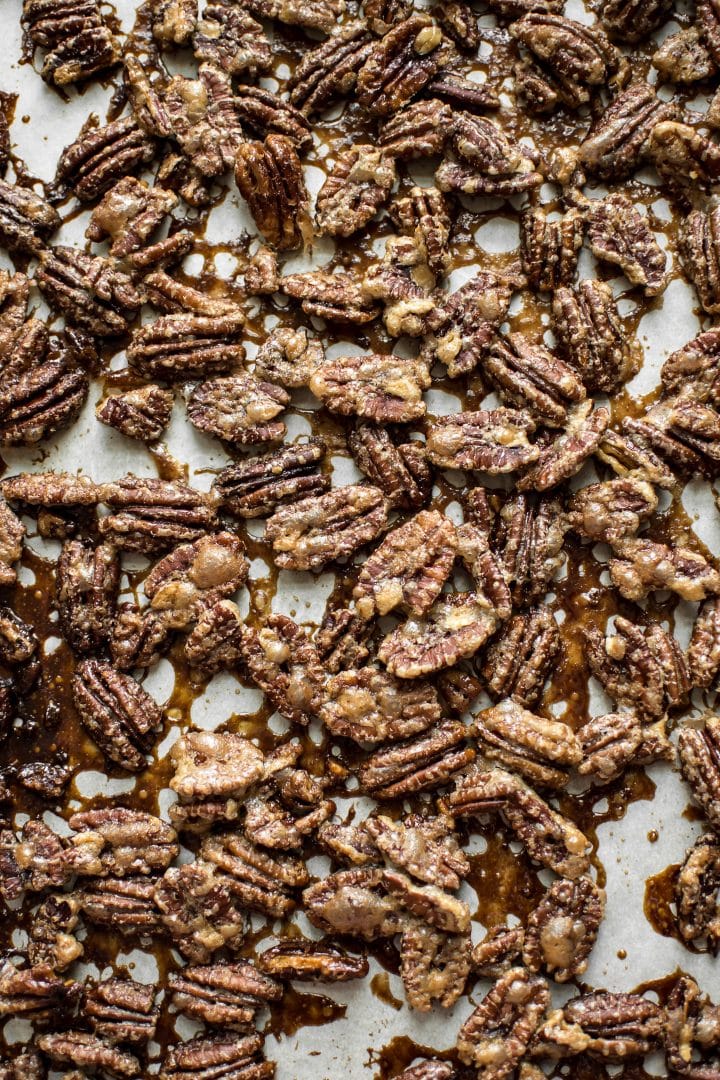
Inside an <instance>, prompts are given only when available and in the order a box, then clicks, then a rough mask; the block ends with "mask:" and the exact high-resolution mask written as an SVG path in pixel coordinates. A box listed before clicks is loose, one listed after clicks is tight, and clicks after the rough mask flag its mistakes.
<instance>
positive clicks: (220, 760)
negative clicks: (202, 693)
mask: <svg viewBox="0 0 720 1080" xmlns="http://www.w3.org/2000/svg"><path fill="white" fill-rule="evenodd" d="M171 760H172V762H173V764H174V766H175V773H174V775H173V777H172V778H171V780H170V788H171V789H172V790H173V791H175V792H177V794H178V796H179V799H180V803H179V805H177V806H176V807H172V808H171V810H170V817H171V820H172V821H174V822H175V823H176V824H178V825H182V824H184V823H185V822H187V821H188V818H189V817H191V818H192V821H193V823H195V822H196V821H197V820H198V819H201V820H202V819H204V818H206V817H207V820H208V821H210V822H211V821H213V820H215V818H216V816H217V815H216V811H217V808H218V804H224V806H223V817H224V818H225V819H231V818H233V817H236V816H237V814H238V800H239V799H240V798H241V797H242V796H243V795H245V794H246V792H247V791H248V790H249V789H250V788H251V787H252V785H253V784H255V783H257V782H258V781H259V780H261V778H262V777H263V775H264V770H263V754H262V751H260V750H258V749H257V747H256V746H254V745H253V744H252V743H251V742H250V741H249V740H248V739H244V738H242V736H240V735H233V734H230V733H220V732H211V731H191V732H188V734H187V735H184V736H183V737H182V738H180V739H179V740H178V741H177V742H176V743H175V745H174V747H173V748H172V750H171Z"/></svg>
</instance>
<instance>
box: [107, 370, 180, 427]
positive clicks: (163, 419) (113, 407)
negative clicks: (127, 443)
mask: <svg viewBox="0 0 720 1080" xmlns="http://www.w3.org/2000/svg"><path fill="white" fill-rule="evenodd" d="M174 401H175V395H174V393H173V391H172V390H169V389H163V388H162V387H160V386H155V384H154V383H149V384H148V385H147V386H141V387H138V389H137V390H127V391H126V392H125V393H123V394H114V395H113V396H112V397H109V398H106V400H105V401H104V402H103V403H102V405H99V406H98V407H97V409H96V413H95V415H96V416H97V418H98V420H99V421H100V422H101V423H103V424H107V425H108V427H113V428H115V429H116V430H117V431H120V432H121V433H122V434H123V435H126V436H127V437H128V439H138V440H139V441H140V442H155V441H156V440H157V439H159V438H160V436H161V435H162V433H163V431H164V430H165V428H166V427H167V425H168V424H169V423H170V417H171V415H172V410H173V404H174Z"/></svg>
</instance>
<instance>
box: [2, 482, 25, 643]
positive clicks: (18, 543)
mask: <svg viewBox="0 0 720 1080" xmlns="http://www.w3.org/2000/svg"><path fill="white" fill-rule="evenodd" d="M24 536H25V526H24V525H23V523H22V522H21V521H20V519H19V518H18V517H16V516H15V514H14V513H13V512H12V510H11V509H10V507H9V506H8V504H7V503H6V502H5V499H4V497H3V496H2V495H0V585H12V584H14V582H15V580H16V578H17V574H16V571H15V569H14V568H13V566H12V563H14V562H17V560H18V559H19V558H20V556H21V554H22V546H23V537H24ZM1 627H2V624H0V652H2V651H3V650H4V638H5V633H4V631H3V629H2V628H1Z"/></svg>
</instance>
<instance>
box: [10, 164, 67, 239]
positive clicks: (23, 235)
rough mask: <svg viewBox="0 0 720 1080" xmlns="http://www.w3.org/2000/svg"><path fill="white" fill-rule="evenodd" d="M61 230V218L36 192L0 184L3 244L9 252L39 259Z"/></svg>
mask: <svg viewBox="0 0 720 1080" xmlns="http://www.w3.org/2000/svg"><path fill="white" fill-rule="evenodd" d="M59 227H60V215H59V214H58V213H57V211H56V210H54V209H53V208H52V206H50V205H49V204H48V203H46V202H45V200H44V199H43V198H41V197H40V196H39V195H36V194H35V192H34V191H33V190H32V188H23V187H18V186H17V185H16V184H8V183H6V182H5V181H4V180H0V242H2V244H3V246H4V247H6V248H7V249H8V251H14V252H20V253H22V254H25V255H37V254H39V252H40V251H41V250H42V248H43V247H44V246H45V244H46V242H47V240H48V239H49V238H50V237H51V236H52V234H53V233H54V232H55V231H56V230H57V229H58V228H59Z"/></svg>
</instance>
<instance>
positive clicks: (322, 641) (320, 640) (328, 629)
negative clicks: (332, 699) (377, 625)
mask: <svg viewBox="0 0 720 1080" xmlns="http://www.w3.org/2000/svg"><path fill="white" fill-rule="evenodd" d="M372 631H373V626H372V624H371V623H366V622H364V621H363V620H362V619H361V618H360V617H359V616H358V615H357V614H356V612H354V611H353V610H352V609H350V608H344V607H332V606H330V605H328V607H327V608H326V611H325V614H324V615H323V620H322V622H321V623H320V626H319V627H318V628H317V631H316V633H315V638H314V645H315V649H316V651H317V654H318V656H319V657H320V660H321V661H322V664H323V667H324V668H325V670H326V671H327V672H329V673H330V674H331V675H337V673H338V672H339V671H354V670H355V669H356V668H358V667H360V665H361V664H363V663H364V662H365V661H366V660H367V658H368V656H369V655H370V650H369V648H368V646H367V641H368V639H369V637H370V635H371V634H372Z"/></svg>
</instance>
